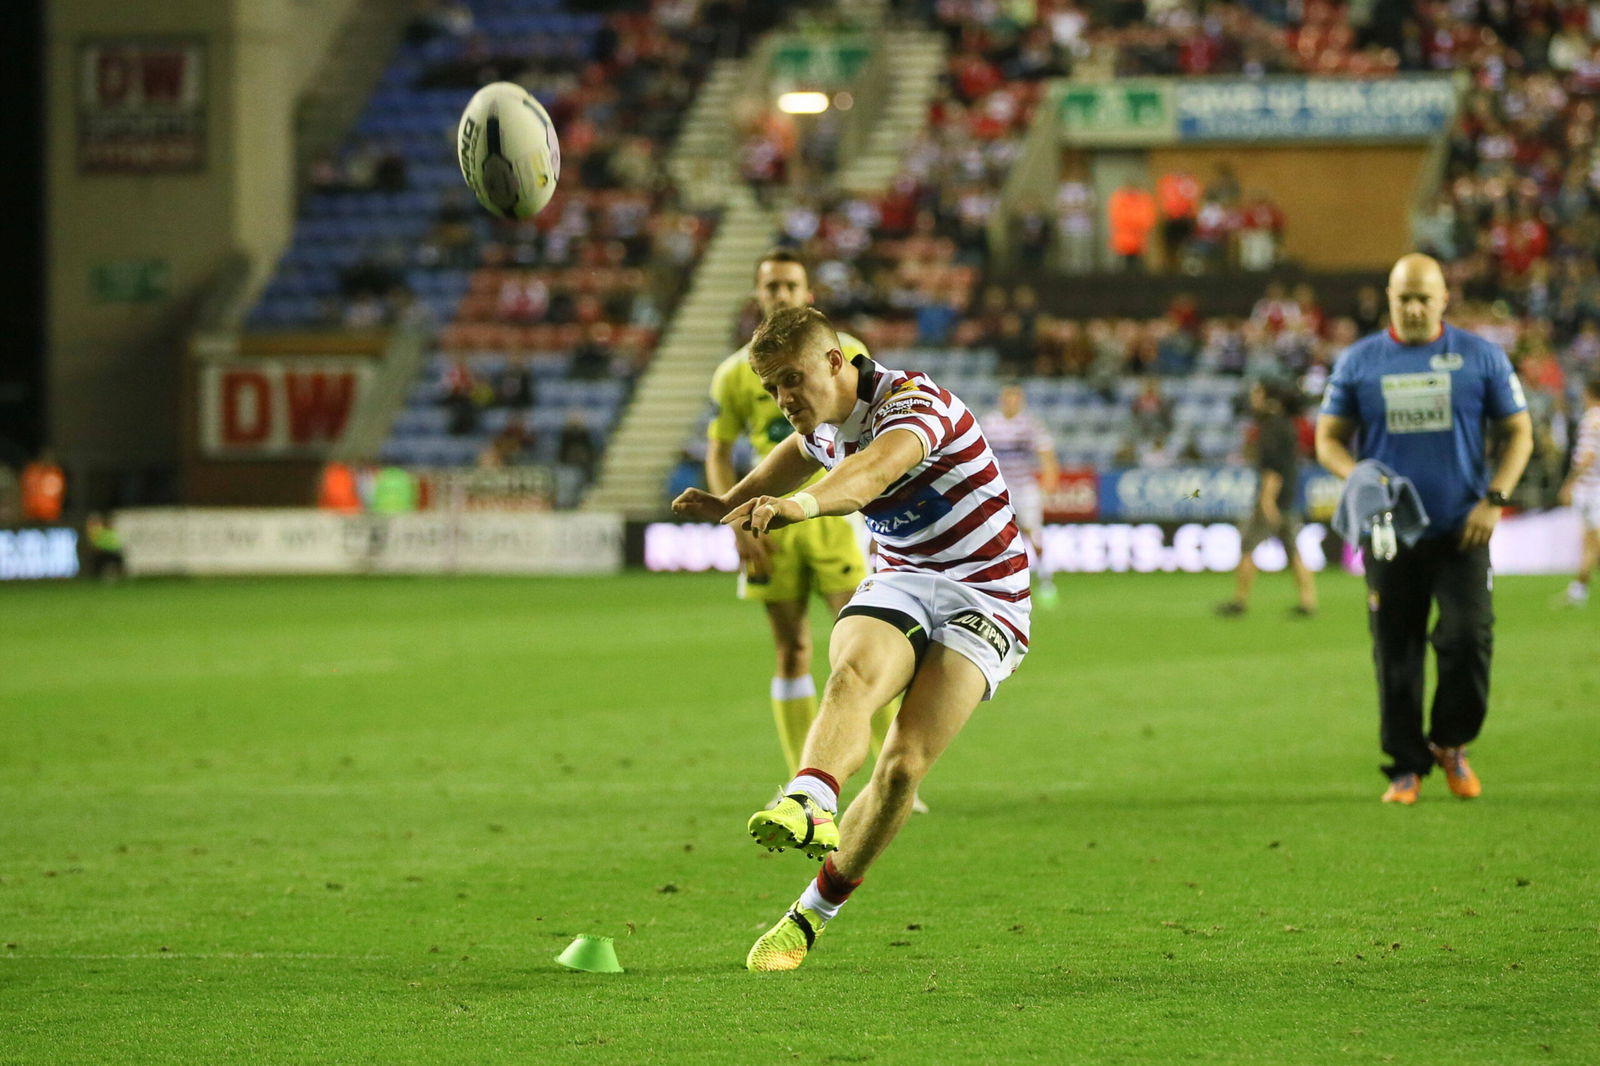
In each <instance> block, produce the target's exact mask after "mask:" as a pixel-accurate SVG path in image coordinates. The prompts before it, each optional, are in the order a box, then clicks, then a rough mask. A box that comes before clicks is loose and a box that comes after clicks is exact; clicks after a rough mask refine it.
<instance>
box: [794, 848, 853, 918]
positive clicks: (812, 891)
mask: <svg viewBox="0 0 1600 1066" xmlns="http://www.w3.org/2000/svg"><path fill="white" fill-rule="evenodd" d="M860 887H861V882H860V881H850V880H846V879H845V877H844V876H843V875H842V874H840V873H839V871H838V870H837V869H836V868H835V867H834V865H833V856H832V855H830V856H828V860H827V861H826V862H824V863H823V864H822V869H820V870H818V871H817V876H816V878H815V879H814V880H813V881H812V882H811V883H810V884H809V885H807V886H806V890H805V891H804V892H802V893H800V906H801V907H803V908H805V909H806V910H808V911H816V912H817V913H818V914H820V915H822V920H823V921H825V922H826V921H832V920H833V916H834V915H836V914H838V913H839V908H840V907H843V906H844V905H845V902H846V901H847V900H849V899H850V893H852V892H854V891H855V890H856V889H858V888H860Z"/></svg>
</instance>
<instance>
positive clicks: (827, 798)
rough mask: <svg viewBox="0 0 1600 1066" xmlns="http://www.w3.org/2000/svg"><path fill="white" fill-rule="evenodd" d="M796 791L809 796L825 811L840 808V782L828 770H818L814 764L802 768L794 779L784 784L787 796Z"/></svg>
mask: <svg viewBox="0 0 1600 1066" xmlns="http://www.w3.org/2000/svg"><path fill="white" fill-rule="evenodd" d="M796 792H798V793H800V794H801V795H804V796H809V797H810V798H811V802H812V803H815V804H816V805H817V806H818V807H821V808H822V809H823V810H825V811H836V810H838V809H839V782H838V781H836V780H835V779H834V776H833V775H832V774H830V773H828V772H827V771H826V770H818V769H817V768H815V767H813V766H807V767H806V768H805V769H803V770H801V771H800V772H799V773H798V774H796V775H795V778H794V780H793V781H790V782H789V783H788V784H787V785H784V786H783V794H784V795H785V796H792V795H794V794H795V793H796Z"/></svg>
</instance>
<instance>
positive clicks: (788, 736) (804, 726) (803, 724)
mask: <svg viewBox="0 0 1600 1066" xmlns="http://www.w3.org/2000/svg"><path fill="white" fill-rule="evenodd" d="M816 717H817V683H816V682H815V681H813V680H812V678H811V675H810V674H803V675H801V676H800V677H775V678H773V679H772V720H773V721H774V722H776V723H777V726H778V743H779V744H781V745H783V757H784V759H785V760H786V761H787V762H788V764H789V772H790V773H791V774H793V773H796V772H797V771H799V769H800V752H801V751H802V750H803V749H804V748H805V746H806V734H807V733H809V732H810V731H811V722H812V720H813V719H814V718H816Z"/></svg>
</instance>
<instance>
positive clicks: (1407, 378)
mask: <svg viewBox="0 0 1600 1066" xmlns="http://www.w3.org/2000/svg"><path fill="white" fill-rule="evenodd" d="M1382 385H1383V406H1384V413H1385V415H1386V416H1387V421H1388V427H1389V432H1390V433H1436V432H1439V431H1442V430H1449V429H1450V428H1451V427H1452V426H1453V425H1454V424H1455V422H1454V419H1453V418H1452V417H1451V409H1450V375H1449V373H1447V372H1445V371H1434V372H1432V373H1427V374H1385V375H1383V380H1382Z"/></svg>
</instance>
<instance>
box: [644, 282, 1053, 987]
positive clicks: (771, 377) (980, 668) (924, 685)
mask: <svg viewBox="0 0 1600 1066" xmlns="http://www.w3.org/2000/svg"><path fill="white" fill-rule="evenodd" d="M750 361H751V364H752V365H753V366H754V368H755V370H756V372H757V374H758V375H759V376H760V378H761V383H762V385H763V387H764V388H765V389H766V390H767V392H768V394H770V395H771V396H773V398H774V399H776V400H777V402H778V405H779V407H781V408H782V409H783V412H784V414H785V415H786V416H787V417H788V419H789V421H790V423H791V424H793V426H794V427H795V430H796V432H795V434H794V435H793V436H790V437H787V438H785V439H784V440H783V441H782V442H781V443H779V445H778V446H777V447H776V448H774V449H772V451H771V452H769V453H768V455H767V457H766V458H765V459H763V460H762V461H761V464H760V465H759V466H757V467H756V468H755V469H754V470H753V471H751V472H750V474H749V475H748V476H746V477H745V478H744V479H743V480H742V481H740V482H739V483H738V484H737V485H735V486H734V487H733V488H732V489H730V490H729V491H727V492H725V493H722V494H720V495H712V494H711V493H707V492H703V491H701V490H699V489H689V490H687V491H686V492H684V493H683V494H682V495H681V496H679V497H678V498H677V499H676V500H675V501H673V510H674V511H676V512H677V513H678V514H680V515H683V516H685V517H692V518H699V519H702V520H720V521H722V522H723V523H724V524H728V525H734V526H738V527H742V528H745V529H747V530H748V531H749V532H750V533H753V534H756V535H758V536H759V535H766V534H768V533H769V532H770V531H772V530H776V529H782V528H784V527H787V526H795V525H798V526H800V527H802V528H803V527H804V526H805V525H806V524H808V523H809V522H811V521H814V520H815V519H817V518H819V517H821V516H825V515H843V514H849V513H851V512H852V511H858V510H859V511H860V512H861V513H862V515H863V516H864V517H865V518H866V522H867V527H868V528H869V529H870V530H871V531H872V533H873V535H874V537H875V538H876V539H877V542H878V547H879V560H880V568H879V570H878V571H877V572H876V573H874V574H873V575H872V576H871V577H870V578H868V579H867V580H865V581H863V582H862V583H861V586H860V588H858V589H857V590H856V593H855V595H854V596H852V597H851V598H850V604H849V606H847V607H846V608H845V609H844V610H843V611H842V612H841V613H840V616H839V621H838V623H837V624H836V625H835V627H834V631H833V637H832V639H831V640H830V642H829V658H830V665H831V666H832V672H831V674H830V675H829V677H828V684H827V688H826V690H825V691H824V693H823V697H822V705H821V707H820V709H819V711H818V714H817V720H816V721H815V722H814V723H812V726H811V732H810V734H809V735H808V736H807V737H806V746H805V752H804V755H803V757H802V760H801V761H802V763H803V764H804V765H803V767H802V769H801V770H800V772H799V773H798V774H797V775H796V776H795V778H794V780H792V781H790V782H789V784H788V785H787V786H785V788H784V790H783V791H784V795H783V797H782V798H780V799H779V800H778V801H777V802H775V803H773V804H772V805H771V806H769V807H768V808H766V809H765V810H761V811H757V812H756V813H755V814H754V815H753V816H751V818H750V822H749V829H750V833H751V835H752V836H753V837H755V838H756V842H757V843H759V844H762V845H763V846H765V847H767V848H769V849H770V848H779V849H781V848H786V847H792V848H798V849H800V850H802V851H804V852H806V854H808V855H810V856H811V857H813V858H824V857H826V858H825V861H824V862H823V865H822V869H821V871H819V872H818V874H817V876H816V878H815V879H814V880H812V881H811V882H810V883H809V884H807V886H806V888H805V891H804V892H803V893H802V894H801V896H800V898H799V899H798V900H796V901H795V903H794V905H793V906H792V907H791V908H790V909H789V910H788V912H787V913H786V914H784V916H783V917H782V918H780V919H779V920H778V922H777V924H776V925H774V926H773V927H772V928H771V929H769V930H768V931H767V932H766V933H765V934H763V935H762V936H761V937H760V938H759V939H758V940H757V941H756V943H755V945H754V946H753V947H752V948H751V949H750V953H749V955H748V956H747V958H746V960H745V965H746V966H747V967H748V968H749V969H752V970H792V969H794V968H795V967H797V966H799V965H800V964H801V962H803V961H804V960H805V957H806V953H807V952H808V951H809V950H810V948H811V946H812V944H813V943H814V942H815V940H816V937H817V935H818V934H820V933H821V932H822V930H823V927H824V925H825V924H826V923H827V922H829V921H831V920H832V919H833V918H834V916H835V915H837V914H838V911H839V908H840V907H841V906H843V905H844V903H845V901H846V900H847V899H848V898H849V896H850V894H851V892H853V891H854V890H855V889H856V887H857V886H859V885H860V883H861V879H862V878H863V877H864V876H865V874H866V872H867V870H868V868H869V867H870V866H871V865H872V863H873V862H874V861H875V860H876V859H877V858H878V856H879V855H881V854H882V853H883V850H884V849H885V848H886V847H888V845H889V843H890V841H892V840H893V839H894V837H895V834H896V833H897V832H899V830H900V827H901V826H902V825H904V824H905V820H906V818H907V816H909V814H910V812H911V798H912V796H913V795H914V794H915V793H916V789H917V785H918V784H919V783H920V782H921V780H922V778H923V776H924V775H926V774H927V772H928V770H929V768H930V767H932V765H933V763H934V761H935V760H936V759H938V757H939V755H940V754H941V753H942V752H943V751H944V749H945V748H946V746H948V745H949V743H950V741H951V740H952V739H954V738H955V735H956V734H957V733H958V732H960V731H961V727H962V726H963V725H965V724H966V721H967V719H968V718H969V717H970V716H971V715H972V712H973V711H974V710H975V709H976V708H977V706H978V704H979V703H980V702H981V701H983V700H985V699H988V698H990V697H991V696H993V695H994V692H995V689H996V688H997V687H998V686H999V684H1000V683H1001V682H1002V681H1004V680H1005V679H1006V678H1007V677H1009V676H1010V675H1011V673H1012V671H1013V670H1015V669H1016V667H1017V664H1018V663H1019V662H1021V660H1022V657H1023V656H1024V655H1025V654H1026V652H1027V647H1028V615H1029V603H1030V594H1029V590H1028V557H1027V552H1026V551H1025V550H1024V548H1023V541H1022V535H1021V533H1020V532H1019V531H1018V529H1017V523H1016V516H1015V513H1014V512H1013V511H1012V509H1011V501H1010V499H1009V497H1008V496H1007V494H1006V490H1005V482H1004V481H1003V480H1002V479H1001V477H1000V471H999V468H998V467H997V466H996V465H995V462H994V455H993V453H992V452H990V450H989V447H988V445H987V444H986V443H985V441H984V439H983V433H982V431H981V430H980V429H979V428H978V422H977V419H976V418H974V417H973V415H972V413H971V412H970V411H968V410H967V408H966V406H965V405H964V404H963V403H962V402H961V401H960V400H959V399H958V398H956V397H955V396H954V395H953V394H951V393H950V392H949V391H947V390H945V389H942V388H940V387H939V386H938V385H936V384H934V382H933V381H931V380H930V379H929V378H928V377H927V376H925V375H922V374H914V373H907V372H905V371H898V370H887V369H885V368H883V367H879V366H878V365H876V364H875V363H873V361H872V360H870V359H868V358H867V357H866V356H856V357H855V358H854V359H847V358H846V357H845V355H844V352H843V351H842V350H841V346H840V341H839V338H838V336H837V334H835V332H834V330H833V327H832V326H831V325H830V324H829V323H828V319H827V317H826V316H825V315H823V314H822V313H821V312H819V311H817V310H816V309H814V308H809V307H807V308H797V309H793V310H784V311H778V312H776V313H774V314H773V315H772V316H771V317H770V318H768V319H767V321H766V322H764V323H763V324H762V325H761V328H760V329H758V330H757V331H756V335H755V337H754V338H752V340H751V343H750ZM823 468H825V469H826V470H827V473H826V475H825V476H824V477H822V478H821V479H820V480H815V481H814V480H813V475H814V474H815V473H816V472H817V471H818V470H819V469H823ZM802 485H804V486H806V488H805V489H803V490H801V491H795V490H797V489H800V487H801V486H802ZM790 492H793V493H794V495H792V496H787V497H785V496H784V495H783V494H785V493H790ZM902 692H903V693H905V701H904V703H903V705H902V706H901V708H900V713H899V714H898V715H897V716H896V718H895V720H894V724H893V726H892V727H891V728H890V730H889V736H888V739H887V740H886V741H885V742H884V745H883V751H882V753H881V754H880V755H879V756H878V761H877V764H876V765H875V766H874V767H873V770H872V777H871V780H870V781H869V782H868V783H867V785H866V787H865V788H863V789H862V791H861V792H860V794H859V795H857V796H856V798H855V801H854V802H853V803H851V804H850V808H849V810H848V812H847V814H846V816H845V817H844V819H843V820H842V823H841V821H840V819H839V818H838V817H837V814H836V811H837V809H838V805H839V789H840V787H841V786H842V785H843V784H844V782H846V781H848V780H849V779H850V777H851V776H852V775H853V774H854V773H855V772H856V771H857V770H859V769H860V768H861V765H862V763H863V762H864V761H865V760H866V756H867V734H868V720H869V719H870V718H871V716H872V712H873V710H874V709H875V708H877V707H880V706H882V705H883V704H884V702H885V701H887V700H888V699H889V698H891V697H892V696H895V695H897V694H900V693H902ZM830 852H833V854H831V855H830V854H829V853H830Z"/></svg>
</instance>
